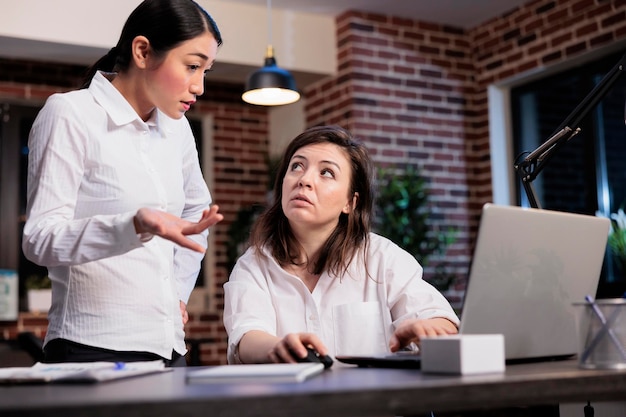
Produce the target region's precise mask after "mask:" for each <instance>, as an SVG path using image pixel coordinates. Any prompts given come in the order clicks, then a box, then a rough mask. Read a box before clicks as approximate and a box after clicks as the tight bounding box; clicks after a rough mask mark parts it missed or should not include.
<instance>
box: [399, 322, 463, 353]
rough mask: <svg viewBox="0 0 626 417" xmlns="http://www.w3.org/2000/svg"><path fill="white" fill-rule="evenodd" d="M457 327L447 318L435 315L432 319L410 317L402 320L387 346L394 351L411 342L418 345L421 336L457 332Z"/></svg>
mask: <svg viewBox="0 0 626 417" xmlns="http://www.w3.org/2000/svg"><path fill="white" fill-rule="evenodd" d="M457 333H458V329H457V328H456V326H455V325H454V323H452V322H451V321H450V320H448V319H444V318H442V317H435V318H432V319H425V320H423V319H410V320H406V321H404V322H402V323H401V324H400V325H399V326H398V328H397V329H396V331H395V332H394V334H393V335H392V336H391V340H390V341H389V348H390V349H391V351H392V352H395V351H397V350H399V349H401V348H403V347H405V346H408V345H409V344H411V343H412V342H413V343H415V344H418V345H419V342H420V340H421V339H422V338H423V337H433V336H444V335H448V334H457Z"/></svg>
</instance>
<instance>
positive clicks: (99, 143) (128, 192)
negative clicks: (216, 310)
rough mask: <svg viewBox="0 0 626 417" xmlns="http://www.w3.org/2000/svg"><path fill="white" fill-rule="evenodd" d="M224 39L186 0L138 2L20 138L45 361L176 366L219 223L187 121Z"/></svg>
mask: <svg viewBox="0 0 626 417" xmlns="http://www.w3.org/2000/svg"><path fill="white" fill-rule="evenodd" d="M221 43H222V38H221V35H220V32H219V29H218V27H217V25H216V23H215V21H214V20H213V18H211V16H210V15H209V14H208V13H207V12H206V11H205V10H204V9H203V8H202V7H200V6H199V5H198V4H197V3H195V2H194V1H192V0H144V1H143V2H142V3H141V4H139V6H138V7H137V8H136V9H135V10H134V11H133V12H132V13H131V15H130V16H129V17H128V19H127V21H126V23H125V25H124V28H123V30H122V33H121V35H120V38H119V41H118V43H117V45H115V47H113V48H112V49H111V50H110V51H109V52H108V53H107V54H106V55H105V56H103V57H102V58H101V59H100V60H98V61H97V62H96V63H95V64H94V65H93V66H92V67H91V68H90V69H89V71H88V74H87V77H86V80H85V83H84V85H83V88H82V89H80V90H77V91H72V92H68V93H62V94H54V95H52V96H51V97H50V98H49V99H48V100H47V102H46V104H45V105H44V107H43V108H42V110H41V112H40V113H39V115H38V116H37V119H36V120H35V123H34V124H33V127H32V130H31V133H30V137H29V166H28V194H27V196H28V201H27V221H26V224H25V227H24V239H23V245H22V247H23V250H24V254H25V255H26V257H27V258H28V259H30V260H32V261H33V262H35V263H37V264H39V265H42V266H45V267H47V268H48V273H49V276H50V278H51V279H52V307H51V309H50V311H49V313H48V320H49V326H48V330H47V334H46V338H45V340H44V353H45V361H46V362H84V361H115V362H118V361H127V362H128V361H144V360H154V359H162V360H164V361H165V362H166V364H167V365H170V366H178V365H184V364H185V358H184V355H185V353H186V347H185V342H184V329H183V326H184V324H185V322H186V320H187V318H188V316H187V311H186V303H187V301H188V299H189V296H190V294H191V291H192V290H193V287H194V284H195V280H196V278H197V276H198V272H199V269H200V262H201V260H202V257H203V256H204V252H205V250H206V247H207V234H208V229H209V227H211V226H213V225H214V224H216V223H217V222H219V221H220V220H222V215H221V214H219V213H218V208H217V206H215V205H213V206H211V202H212V201H211V195H210V193H209V190H208V188H207V186H206V183H205V181H204V179H203V175H202V172H201V170H200V165H199V161H198V155H197V151H196V145H195V140H194V137H193V135H192V131H191V128H190V125H189V122H188V121H187V119H186V118H185V112H187V110H189V108H190V107H191V106H192V105H193V103H195V101H196V99H197V97H198V96H200V95H202V94H203V92H204V76H205V73H206V72H208V71H209V70H210V69H211V66H212V65H213V62H214V61H215V57H216V54H217V50H218V47H219V46H220V45H221Z"/></svg>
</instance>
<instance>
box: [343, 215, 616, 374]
mask: <svg viewBox="0 0 626 417" xmlns="http://www.w3.org/2000/svg"><path fill="white" fill-rule="evenodd" d="M609 226H610V221H609V219H607V218H600V217H594V216H587V215H580V214H572V213H564V212H559V211H550V210H540V209H527V208H521V207H516V206H499V205H494V204H491V203H487V204H485V205H484V206H483V209H482V213H481V219H480V225H479V230H478V236H477V241H476V246H475V248H474V254H473V258H472V263H471V267H470V273H469V278H468V283H467V289H466V292H465V297H464V303H463V309H462V316H461V326H460V329H459V332H460V333H461V334H494V333H495V334H503V335H504V344H505V358H506V360H507V362H508V363H513V362H516V361H528V360H547V359H554V358H565V357H571V356H573V355H575V354H576V353H577V351H578V338H577V317H578V315H579V313H580V312H579V311H577V310H576V307H575V306H574V305H573V303H574V302H581V301H584V300H585V296H586V295H592V296H593V295H594V294H595V293H596V289H597V286H598V280H599V278H600V272H601V269H602V263H603V260H604V253H605V249H606V244H607V237H608V232H609ZM336 359H337V360H339V361H341V362H344V363H350V364H355V365H360V366H379V367H380V366H383V367H419V366H420V359H419V355H416V354H415V353H411V352H396V353H395V354H390V353H385V354H380V355H375V356H347V355H339V356H337V357H336Z"/></svg>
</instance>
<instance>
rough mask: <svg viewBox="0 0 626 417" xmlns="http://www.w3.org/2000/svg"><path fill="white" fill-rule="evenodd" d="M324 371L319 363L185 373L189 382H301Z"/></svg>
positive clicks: (264, 365)
mask: <svg viewBox="0 0 626 417" xmlns="http://www.w3.org/2000/svg"><path fill="white" fill-rule="evenodd" d="M323 370H324V365H323V364H321V363H313V362H307V363H267V364H258V365H249V364H246V365H221V366H214V367H210V368H204V369H198V370H191V369H189V370H188V371H187V380H188V381H189V382H218V383H219V382H302V381H304V380H305V379H307V378H309V377H311V376H313V375H317V374H319V373H321V372H322V371H323Z"/></svg>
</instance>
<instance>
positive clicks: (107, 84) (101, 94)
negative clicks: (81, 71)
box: [89, 71, 163, 133]
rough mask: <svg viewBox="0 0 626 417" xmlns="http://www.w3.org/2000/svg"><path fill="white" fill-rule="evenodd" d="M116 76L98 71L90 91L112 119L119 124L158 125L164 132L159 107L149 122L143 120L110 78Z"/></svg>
mask: <svg viewBox="0 0 626 417" xmlns="http://www.w3.org/2000/svg"><path fill="white" fill-rule="evenodd" d="M115 76H116V74H115V73H106V72H102V71H97V72H96V74H95V75H94V77H93V79H92V80H91V84H90V85H89V92H90V93H91V94H92V95H93V97H94V99H95V100H96V101H97V102H98V103H99V104H100V105H101V106H102V108H103V109H104V110H105V111H106V112H107V114H108V115H109V118H110V119H111V121H113V123H115V124H116V125H118V126H122V125H125V124H129V123H133V122H139V123H141V124H142V125H148V126H152V127H156V128H157V129H158V130H159V132H160V133H163V131H162V126H161V123H159V121H160V120H161V115H160V112H159V111H158V109H155V111H154V112H153V113H152V116H150V119H148V121H147V122H144V121H143V120H141V118H140V117H139V115H138V114H137V112H136V111H135V109H133V107H132V106H131V105H130V103H129V102H128V101H127V100H126V98H124V96H123V95H122V93H120V92H119V90H118V89H117V88H115V87H114V86H113V84H112V83H111V81H110V80H112V79H113V78H115Z"/></svg>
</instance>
